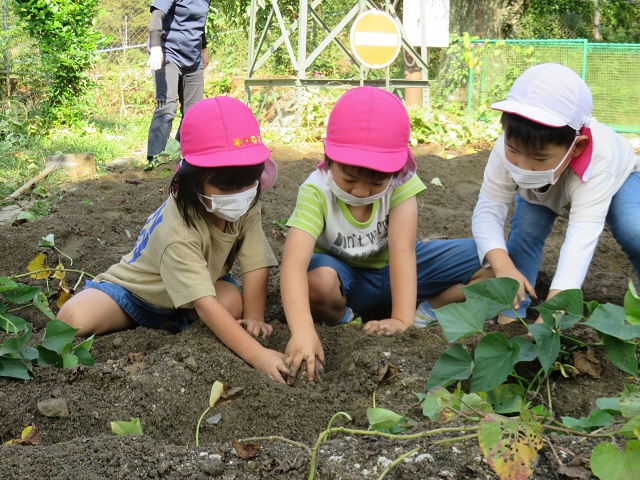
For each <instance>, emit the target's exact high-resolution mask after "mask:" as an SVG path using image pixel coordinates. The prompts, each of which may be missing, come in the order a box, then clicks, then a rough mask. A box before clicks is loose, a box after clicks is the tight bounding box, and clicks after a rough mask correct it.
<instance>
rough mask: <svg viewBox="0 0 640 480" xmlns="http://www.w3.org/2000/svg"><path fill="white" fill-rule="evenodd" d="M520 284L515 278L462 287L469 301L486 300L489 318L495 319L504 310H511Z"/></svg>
mask: <svg viewBox="0 0 640 480" xmlns="http://www.w3.org/2000/svg"><path fill="white" fill-rule="evenodd" d="M519 288H520V284H519V283H518V281H517V280H514V279H513V278H507V277H503V278H490V279H488V280H483V281H481V282H477V283H474V284H473V285H468V286H466V287H462V290H464V294H465V296H466V297H467V299H471V298H477V297H480V298H484V299H485V300H486V301H487V318H493V317H495V316H496V315H498V314H499V313H500V312H502V311H504V310H509V309H511V306H512V305H513V301H514V300H515V298H516V295H517V294H518V289H519Z"/></svg>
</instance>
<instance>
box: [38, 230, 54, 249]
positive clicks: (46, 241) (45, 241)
mask: <svg viewBox="0 0 640 480" xmlns="http://www.w3.org/2000/svg"><path fill="white" fill-rule="evenodd" d="M38 246H39V247H55V246H56V244H55V242H54V236H53V233H50V234H49V235H47V236H46V237H42V240H40V241H39V242H38Z"/></svg>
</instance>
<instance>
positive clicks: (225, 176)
mask: <svg viewBox="0 0 640 480" xmlns="http://www.w3.org/2000/svg"><path fill="white" fill-rule="evenodd" d="M263 170H264V163H258V164H257V165H243V166H231V167H215V168H207V167H196V166H195V165H191V164H189V163H187V162H185V161H184V160H183V161H182V162H181V164H180V168H179V169H178V171H177V172H176V173H175V175H174V176H173V179H172V180H171V186H170V187H169V191H170V193H171V194H172V195H173V196H174V198H175V199H176V204H177V205H178V210H179V211H180V215H181V216H182V218H183V219H184V221H185V223H186V224H187V226H189V227H192V226H193V220H192V217H191V215H192V214H195V215H197V216H199V217H201V218H205V215H206V213H207V210H206V209H205V208H204V205H202V202H201V201H200V197H198V194H199V193H202V191H201V185H203V184H204V183H207V184H209V185H211V186H212V187H216V188H220V189H221V190H237V189H240V188H244V187H248V186H251V185H253V184H255V183H256V182H257V181H259V180H260V176H261V175H262V172H263ZM259 197H260V187H259V186H258V193H257V195H256V198H255V200H254V202H257V201H258V198H259Z"/></svg>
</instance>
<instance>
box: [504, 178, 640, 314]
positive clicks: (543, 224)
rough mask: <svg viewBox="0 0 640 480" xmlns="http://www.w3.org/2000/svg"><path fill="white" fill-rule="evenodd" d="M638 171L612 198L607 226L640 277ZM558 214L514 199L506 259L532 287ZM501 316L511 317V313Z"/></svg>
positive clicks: (522, 311) (523, 308) (524, 307)
mask: <svg viewBox="0 0 640 480" xmlns="http://www.w3.org/2000/svg"><path fill="white" fill-rule="evenodd" d="M638 212H640V172H634V173H632V174H631V175H629V178H627V180H626V181H625V182H624V184H623V185H622V187H620V190H618V192H617V193H616V194H615V195H614V196H613V198H612V199H611V205H610V206H609V212H608V213H607V219H606V221H607V224H608V225H609V229H610V230H611V233H612V234H613V237H614V238H615V239H616V241H617V242H618V244H620V247H622V251H623V252H624V253H625V254H626V255H627V257H628V258H629V260H630V261H631V265H633V268H634V269H635V271H636V275H638V276H639V277H640V222H638ZM556 217H557V215H556V214H555V213H554V212H553V211H551V210H549V209H548V208H547V207H544V206H542V205H533V204H531V203H529V202H527V201H526V200H524V199H523V198H522V197H521V196H520V195H517V196H516V210H515V212H514V214H513V217H511V231H510V232H509V238H508V240H507V251H508V252H509V257H511V260H512V261H513V263H514V265H515V266H516V268H517V269H518V270H520V272H521V273H522V274H523V275H524V276H525V277H526V278H527V280H529V282H530V283H531V285H533V286H535V284H536V279H537V278H538V272H539V271H540V264H541V262H542V250H543V247H544V243H545V241H546V239H547V237H548V236H549V233H551V228H552V227H553V223H554V221H555V219H556ZM530 304H531V299H530V298H529V295H527V299H526V301H524V302H521V307H520V309H519V310H518V315H519V316H520V317H522V318H524V317H525V316H526V311H527V308H528V307H529V305H530ZM503 314H505V315H507V316H510V317H513V316H514V315H513V312H511V311H507V312H503Z"/></svg>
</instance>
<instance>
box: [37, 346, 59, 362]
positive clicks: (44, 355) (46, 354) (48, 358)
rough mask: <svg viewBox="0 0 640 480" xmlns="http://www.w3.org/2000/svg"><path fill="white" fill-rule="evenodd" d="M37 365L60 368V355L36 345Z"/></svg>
mask: <svg viewBox="0 0 640 480" xmlns="http://www.w3.org/2000/svg"><path fill="white" fill-rule="evenodd" d="M38 365H40V366H43V365H55V366H56V367H59V368H62V355H60V354H59V353H58V352H54V351H53V350H49V349H48V348H45V347H43V346H42V345H38Z"/></svg>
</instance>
